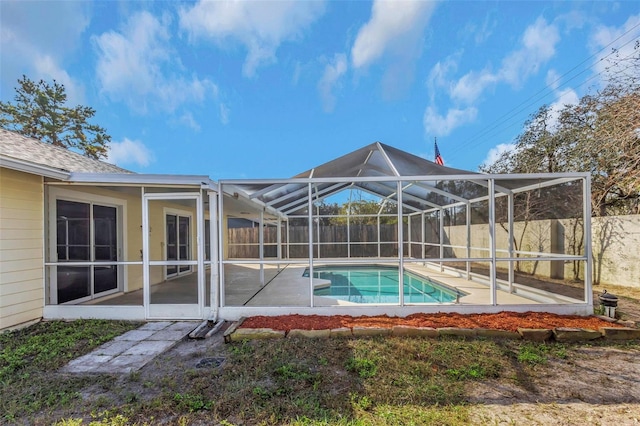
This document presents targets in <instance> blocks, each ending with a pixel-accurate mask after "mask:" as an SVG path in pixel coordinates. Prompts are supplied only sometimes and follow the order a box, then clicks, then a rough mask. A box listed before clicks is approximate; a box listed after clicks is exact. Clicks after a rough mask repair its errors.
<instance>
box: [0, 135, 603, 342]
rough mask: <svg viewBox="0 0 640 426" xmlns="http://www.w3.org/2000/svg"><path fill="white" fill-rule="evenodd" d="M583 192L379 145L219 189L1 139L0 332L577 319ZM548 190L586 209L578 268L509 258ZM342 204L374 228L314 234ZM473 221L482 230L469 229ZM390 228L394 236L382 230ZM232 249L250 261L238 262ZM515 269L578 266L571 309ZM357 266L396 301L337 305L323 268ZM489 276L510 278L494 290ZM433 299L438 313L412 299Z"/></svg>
mask: <svg viewBox="0 0 640 426" xmlns="http://www.w3.org/2000/svg"><path fill="white" fill-rule="evenodd" d="M589 184H590V176H589V174H588V173H564V174H535V175H485V174H479V173H473V172H469V171H464V170H458V169H453V168H450V167H445V166H442V165H437V164H435V163H432V162H430V161H428V160H425V159H423V158H420V157H417V156H414V155H412V154H409V153H406V152H404V151H401V150H398V149H396V148H393V147H390V146H388V145H384V144H381V143H379V142H376V143H373V144H370V145H367V146H365V147H362V148H360V149H358V150H356V151H353V152H352V153H349V154H347V155H345V156H342V157H340V158H337V159H335V160H332V161H329V162H327V163H325V164H322V165H320V166H318V167H315V168H314V169H311V170H308V171H306V172H303V173H301V174H299V175H297V176H294V177H293V178H290V179H266V180H265V179H253V180H221V181H220V182H218V183H216V182H213V181H212V180H211V179H210V178H209V177H207V176H194V175H168V174H137V173H132V172H130V171H128V170H124V169H122V168H119V167H117V166H114V165H112V164H108V163H105V162H101V161H96V160H92V159H88V158H86V157H84V156H81V155H79V154H77V153H74V152H71V151H68V150H65V149H61V148H57V147H54V146H51V145H48V144H44V143H41V142H39V141H37V140H34V139H31V138H27V137H24V136H21V135H19V134H16V133H14V132H10V131H7V130H2V129H0V330H1V329H7V328H11V327H16V326H19V325H22V324H27V323H29V322H31V321H37V320H39V319H41V318H45V319H72V318H106V319H132V320H159V319H185V320H186V319H192V320H202V319H214V318H218V317H221V318H224V319H229V320H233V319H237V318H239V317H241V316H247V315H258V314H260V315H279V314H286V313H300V314H321V315H330V314H352V315H371V314H381V313H387V314H390V315H407V314H410V313H413V312H466V313H470V312H497V311H500V310H515V311H521V312H525V311H529V310H534V311H535V310H537V311H549V312H556V313H577V314H588V313H590V312H592V306H593V301H592V294H591V262H592V259H591V250H590V246H589V245H590V241H591V238H590V235H589V233H590V203H589V202H588V200H589V197H588V195H585V194H589V192H590V188H589ZM549 188H553V191H555V192H550V194H554V197H556V198H554V199H553V200H550V201H549V202H558V200H562V198H558V193H561V192H562V191H565V192H566V191H570V192H571V194H574V195H575V194H578V195H580V194H582V199H583V200H586V201H585V202H583V206H582V209H581V210H580V209H578V210H579V213H578V214H580V215H581V217H582V227H583V228H582V229H583V232H584V233H585V237H586V238H585V241H586V245H587V247H585V251H584V253H585V254H580V253H578V254H575V253H567V252H566V250H564V249H561V248H562V246H563V245H562V244H560V243H561V241H560V242H558V241H556V242H555V245H553V246H549V245H548V244H546V243H545V244H546V245H545V244H542V243H536V244H537V246H536V247H534V248H531V249H522V248H516V247H514V245H513V244H512V241H513V239H514V238H513V237H514V235H515V234H514V233H515V232H517V229H515V225H514V220H513V206H514V203H516V204H517V200H518V197H519V196H520V195H519V194H531V193H535V194H536V196H537V197H538V198H540V197H541V194H544V193H545V191H546V190H547V189H549ZM349 191H360V192H362V193H366V194H368V195H369V196H372V197H375V198H376V200H377V202H378V203H379V205H380V209H379V211H378V212H375V213H372V214H369V216H370V218H371V219H372V221H371V223H375V222H376V220H377V224H378V225H377V227H375V226H369V227H368V228H367V229H366V232H364V231H363V232H362V233H359V232H356V231H355V228H356V224H357V223H359V220H361V219H362V215H359V214H354V215H353V216H351V213H349V215H348V217H346V218H343V222H344V223H345V224H346V227H343V228H344V229H342V228H341V229H324V228H322V229H321V226H320V223H321V222H320V220H319V219H320V217H321V215H320V212H319V210H318V209H317V208H315V207H316V206H318V205H319V203H322V202H323V200H328V199H331V197H334V196H338V197H339V196H342V197H343V199H345V197H347V198H348V199H351V198H350V195H348V196H347V195H344V194H348V193H349ZM341 194H342V195H341ZM542 197H544V195H542ZM478 208H480V209H482V211H483V212H484V213H485V215H484V216H486V218H487V221H486V223H482V224H475V223H474V224H472V217H473V212H474V211H475V210H477V209H478ZM499 208H504V211H503V212H502V213H500V212H498V218H497V216H496V215H497V213H496V212H497V210H499ZM474 209H475V210H474ZM557 210H558V211H560V210H561V209H557ZM574 210H575V209H574ZM390 212H391V213H390ZM572 214H574V216H573V217H575V214H577V213H575V211H574V212H573V213H572ZM385 215H386V216H392V218H393V221H392V223H395V225H387V227H386V228H385V230H382V228H381V225H380V223H381V220H380V219H381V217H383V216H385ZM453 216H455V217H459V218H463V219H461V220H462V222H461V223H463V224H464V223H465V222H466V228H465V229H466V232H463V233H460V232H458V234H456V235H453V234H451V232H450V229H449V228H448V226H449V225H450V223H448V222H447V217H453ZM484 216H483V217H484ZM498 221H502V225H503V226H496V224H497V223H498ZM326 222H330V221H326ZM238 223H247V224H249V223H250V224H251V227H250V228H247V229H248V231H247V232H246V234H247V235H248V236H249V237H250V238H251V239H250V240H247V242H242V241H236V240H234V239H233V238H235V235H236V234H237V233H238V232H237V229H234V226H236V225H237V224H238ZM294 223H295V224H297V225H300V224H302V225H303V226H297V225H296V226H293V224H294ZM256 225H257V226H256ZM528 229H533V227H529V228H528ZM232 236H234V237H233V238H232ZM535 237H536V238H538V240H540V238H539V236H538V235H536V236H535ZM237 247H244V248H246V250H242V251H241V252H242V253H243V254H242V255H241V256H240V255H238V254H235V253H239V251H237V250H235V248H237ZM559 248H560V249H559ZM523 257H526V260H525V259H523ZM516 262H519V263H520V264H522V263H523V262H536V265H543V266H544V265H546V266H547V267H548V269H551V268H552V267H553V266H554V265H562V264H563V263H565V262H579V263H581V264H583V269H582V270H583V271H584V287H583V289H574V290H576V291H572V292H571V293H570V294H567V293H566V292H554V291H549V290H541V289H538V288H533V287H531V286H529V285H525V284H523V283H519V282H517V281H516V280H515V278H514V265H515V264H516ZM363 264H364V265H369V266H380V267H382V268H389V267H391V268H395V269H394V271H395V272H394V273H392V277H391V278H392V280H391V281H392V282H395V284H392V285H391V293H393V294H391V295H390V296H389V295H388V294H387V292H388V290H387V289H385V290H382V289H381V286H382V284H380V283H379V282H378V284H376V285H374V287H376V286H377V287H376V290H375V291H376V292H378V295H380V294H382V293H384V294H385V296H384V297H383V298H380V297H379V298H377V299H375V298H374V299H371V300H368V299H366V298H365V297H361V296H362V294H363V293H365V292H366V291H369V289H366V290H365V289H363V288H358V287H349V288H348V289H341V290H340V291H346V292H350V293H354V294H356V295H357V298H356V299H355V300H354V299H344V298H343V297H342V295H336V294H334V293H332V292H331V291H328V290H327V289H328V288H329V289H332V288H334V287H335V288H337V287H336V286H333V283H332V282H330V280H328V279H326V278H324V276H322V275H319V273H320V271H321V269H322V268H326V267H335V266H340V267H341V268H343V267H347V266H354V267H359V266H362V265H363ZM472 265H486V267H487V272H486V273H484V275H483V274H478V273H474V272H472V270H471V266H472ZM541 267H542V266H541ZM499 270H504V271H505V272H508V273H507V274H506V276H507V277H506V278H503V279H500V278H499V277H498V273H497V272H498V271H499ZM405 273H409V274H412V275H411V277H410V278H405ZM376 274H378V275H380V274H379V273H378V272H377V273H376ZM394 274H395V275H394ZM394 276H395V278H394ZM416 276H417V277H419V278H420V279H423V281H420V282H421V284H419V288H418V287H416V286H415V285H413V284H412V283H410V282H406V283H405V280H407V281H411V280H413V279H414V278H415V277H416ZM343 281H344V280H343ZM347 281H349V280H347ZM423 286H426V287H423ZM416 292H417V293H420V294H418V296H419V297H417V298H414V295H413V294H414V293H416ZM433 293H438V294H446V295H447V297H444V298H442V299H436V300H434V301H432V300H431V299H425V298H424V297H423V296H425V295H427V294H429V295H430V294H433Z"/></svg>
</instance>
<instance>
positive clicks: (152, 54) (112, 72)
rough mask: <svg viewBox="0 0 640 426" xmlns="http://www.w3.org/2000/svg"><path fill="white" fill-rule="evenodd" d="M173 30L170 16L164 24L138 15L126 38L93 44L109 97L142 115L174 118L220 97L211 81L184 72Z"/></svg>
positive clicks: (114, 35) (107, 37) (106, 36)
mask: <svg viewBox="0 0 640 426" xmlns="http://www.w3.org/2000/svg"><path fill="white" fill-rule="evenodd" d="M168 25H169V22H168V17H167V16H165V17H163V22H161V21H160V20H158V19H157V18H156V17H155V16H153V15H151V14H150V13H149V12H146V11H143V12H139V13H136V14H134V15H132V16H131V17H130V18H129V20H128V21H127V23H126V25H125V26H124V27H123V29H122V31H121V32H116V31H109V32H105V33H103V34H102V35H100V36H96V37H94V38H93V41H94V43H95V47H96V49H97V51H98V63H97V66H96V73H97V77H98V81H99V83H100V85H101V90H102V92H103V93H104V94H106V95H107V96H108V97H109V98H110V99H112V100H115V101H123V102H125V103H126V104H127V105H128V106H129V107H130V108H132V109H133V110H135V111H137V112H140V113H146V112H147V111H148V110H149V109H150V108H153V109H160V110H164V111H167V112H173V111H175V110H176V109H177V108H178V107H179V106H180V105H182V104H185V103H190V102H202V101H204V100H205V99H207V98H208V97H216V96H217V94H218V88H217V86H216V85H215V84H214V83H212V82H211V81H210V80H208V79H203V80H201V79H199V78H198V77H197V76H196V75H191V76H188V75H185V74H186V73H184V72H181V70H182V69H183V67H182V64H181V63H180V61H179V59H177V54H176V52H174V51H173V50H172V49H171V47H170V36H169V31H168ZM170 70H171V71H170Z"/></svg>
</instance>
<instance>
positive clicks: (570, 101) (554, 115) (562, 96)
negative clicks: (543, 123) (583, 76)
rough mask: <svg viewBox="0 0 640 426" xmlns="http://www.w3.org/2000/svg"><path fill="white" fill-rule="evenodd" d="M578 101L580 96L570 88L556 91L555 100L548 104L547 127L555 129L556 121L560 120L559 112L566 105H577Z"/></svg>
mask: <svg viewBox="0 0 640 426" xmlns="http://www.w3.org/2000/svg"><path fill="white" fill-rule="evenodd" d="M578 102H580V97H579V96H578V94H577V93H576V92H575V90H573V89H571V88H567V89H564V90H560V91H558V92H556V101H555V102H553V103H552V104H551V105H549V122H548V125H549V127H550V128H551V129H556V128H557V127H558V121H559V120H560V112H561V111H562V110H563V109H564V108H565V107H566V106H567V105H577V104H578Z"/></svg>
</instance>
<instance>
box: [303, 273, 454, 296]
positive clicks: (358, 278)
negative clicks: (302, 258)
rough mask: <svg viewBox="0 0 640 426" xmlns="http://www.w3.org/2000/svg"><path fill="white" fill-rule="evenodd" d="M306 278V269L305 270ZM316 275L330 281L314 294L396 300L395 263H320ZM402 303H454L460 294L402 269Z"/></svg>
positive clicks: (396, 277)
mask: <svg viewBox="0 0 640 426" xmlns="http://www.w3.org/2000/svg"><path fill="white" fill-rule="evenodd" d="M303 276H305V277H308V276H309V270H308V269H307V270H305V272H304V275H303ZM313 276H314V277H315V278H322V279H326V280H330V281H331V285H330V286H329V287H324V288H316V289H315V290H314V292H313V294H314V295H316V296H327V297H331V298H333V299H339V300H346V301H349V302H354V303H399V302H400V297H399V295H398V268H397V267H394V266H351V265H350V266H320V267H317V268H314V269H313ZM403 283H404V286H403V287H404V301H405V303H454V302H456V300H457V298H458V296H459V295H460V294H461V293H459V292H457V291H456V290H454V289H451V288H448V287H446V286H444V285H442V284H440V283H436V282H434V281H432V280H430V279H428V278H425V277H420V276H418V275H415V274H412V273H410V272H407V271H405V272H404V274H403Z"/></svg>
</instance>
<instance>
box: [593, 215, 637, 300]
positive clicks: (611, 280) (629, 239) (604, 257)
mask: <svg viewBox="0 0 640 426" xmlns="http://www.w3.org/2000/svg"><path fill="white" fill-rule="evenodd" d="M591 228H592V232H593V264H594V280H599V281H600V284H618V285H623V286H627V287H638V288H640V215H628V216H608V217H597V218H593V219H592V227H591Z"/></svg>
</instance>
